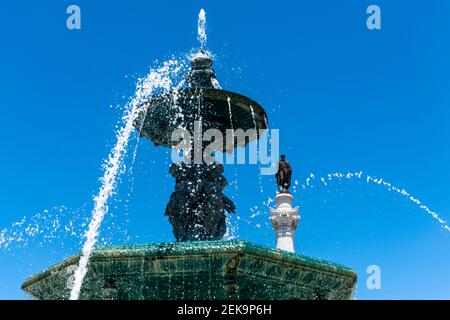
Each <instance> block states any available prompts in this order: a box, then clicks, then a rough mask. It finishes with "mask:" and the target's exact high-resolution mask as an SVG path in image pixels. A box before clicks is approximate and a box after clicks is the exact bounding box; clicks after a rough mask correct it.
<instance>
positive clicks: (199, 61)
mask: <svg viewBox="0 0 450 320" xmlns="http://www.w3.org/2000/svg"><path fill="white" fill-rule="evenodd" d="M212 64H213V59H212V57H211V55H210V54H209V53H208V52H207V51H206V50H205V49H203V48H200V50H199V51H198V52H197V53H195V54H193V55H192V56H191V69H190V70H189V72H188V73H187V75H186V78H187V80H188V82H189V85H190V86H191V87H192V88H214V87H215V86H214V83H217V79H216V73H215V72H214V69H213V68H212Z"/></svg>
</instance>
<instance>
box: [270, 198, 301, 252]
mask: <svg viewBox="0 0 450 320" xmlns="http://www.w3.org/2000/svg"><path fill="white" fill-rule="evenodd" d="M293 200H294V197H293V196H292V195H291V194H290V193H278V194H277V196H276V201H277V207H276V208H270V221H271V222H272V226H273V228H274V229H275V234H276V237H277V249H281V250H285V251H288V252H295V250H294V233H295V229H297V225H298V222H299V221H300V216H299V215H298V210H299V207H298V206H297V207H295V208H292V201H293Z"/></svg>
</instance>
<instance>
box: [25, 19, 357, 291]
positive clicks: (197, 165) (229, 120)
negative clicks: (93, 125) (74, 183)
mask: <svg viewBox="0 0 450 320" xmlns="http://www.w3.org/2000/svg"><path fill="white" fill-rule="evenodd" d="M204 26H205V14H204V11H203V10H202V11H201V13H200V16H199V39H200V41H201V48H200V50H199V51H198V52H197V53H196V54H193V55H192V57H191V67H190V70H189V71H188V72H187V74H186V77H185V78H186V81H187V84H188V86H187V87H186V88H182V89H180V88H172V89H171V90H164V91H163V92H160V93H156V94H152V95H151V96H148V97H146V98H142V99H139V103H135V104H134V109H133V115H134V116H133V117H132V118H130V119H128V120H129V121H127V126H126V128H127V130H128V131H127V135H128V137H129V128H130V124H131V125H132V126H134V128H136V129H137V130H138V132H139V134H140V135H141V136H143V137H145V138H147V139H148V140H150V141H152V142H153V143H154V144H155V145H156V146H165V147H169V148H177V145H179V143H180V140H179V139H178V140H177V139H173V132H175V131H176V130H179V129H183V130H185V131H187V132H189V133H190V135H192V136H194V139H195V134H196V132H197V134H201V135H203V134H204V133H205V132H207V131H208V130H211V129H215V130H217V131H218V132H220V133H221V134H222V136H227V131H228V130H230V129H234V130H238V129H241V130H243V131H248V130H250V129H255V130H253V131H251V130H250V131H249V132H251V134H249V135H248V136H246V138H245V139H240V140H239V139H238V140H237V141H236V140H235V136H234V135H233V136H232V138H231V139H223V140H219V141H215V142H216V144H215V145H216V150H217V151H221V152H231V151H232V150H233V149H234V148H235V147H236V146H245V145H246V144H248V143H249V142H250V141H252V140H255V139H258V138H259V135H260V133H261V132H262V131H263V130H265V129H267V123H268V119H267V115H266V113H265V111H264V109H263V108H262V107H261V106H260V105H259V104H258V103H257V102H255V101H253V100H251V99H249V98H247V97H245V96H242V95H240V94H237V93H233V92H230V91H226V90H222V89H219V87H218V85H217V84H218V81H217V79H216V75H215V72H214V70H213V68H212V65H213V59H212V56H211V55H210V54H209V53H208V52H207V51H205V50H204V48H203V47H204V45H205V43H206V33H205V32H204ZM128 137H127V139H128ZM230 140H231V141H230ZM125 146H126V143H124V144H123V145H121V147H123V148H124V147H125ZM206 151H207V150H206V148H205V146H204V145H203V143H200V145H198V144H197V145H194V148H191V149H190V151H188V152H187V153H185V154H184V160H186V161H183V162H177V163H173V164H172V165H171V166H170V168H169V171H170V173H171V175H172V176H173V177H174V178H175V180H176V184H175V190H174V192H173V193H172V194H171V196H170V199H169V203H168V204H167V206H166V209H165V215H167V216H168V218H169V222H170V223H171V224H172V227H173V234H174V236H175V239H176V240H177V242H174V243H159V244H146V245H127V246H115V247H105V248H94V247H93V245H94V243H95V237H93V238H89V237H88V241H87V244H86V245H85V247H84V248H83V253H82V254H78V255H75V256H73V257H71V258H68V259H66V260H64V261H63V262H61V263H59V264H57V265H55V266H53V267H51V268H50V269H48V270H45V271H43V272H41V273H40V274H38V275H36V276H33V277H31V278H29V279H28V280H27V281H25V283H24V284H23V286H22V288H23V290H25V291H26V292H27V293H29V294H30V295H32V296H33V297H36V298H38V299H68V298H69V297H70V298H75V299H77V298H80V299H146V300H148V299H150V300H153V299H349V298H351V297H352V294H353V289H354V286H355V283H356V275H355V273H354V272H353V271H352V270H351V269H349V268H347V267H345V266H341V265H338V264H334V263H330V262H327V261H322V260H318V259H313V258H308V257H304V256H301V255H296V254H294V253H290V252H286V251H284V250H279V249H272V248H266V247H263V246H259V245H256V244H252V243H249V242H246V241H239V240H229V241H224V240H221V239H222V237H223V236H224V234H225V232H226V216H225V212H234V211H235V210H236V207H235V205H234V203H233V202H232V201H231V200H230V199H229V198H228V197H227V196H225V195H224V194H223V189H224V187H225V186H226V185H227V181H226V179H225V177H224V176H223V175H222V174H223V166H222V165H221V164H219V163H216V162H214V161H213V162H204V161H201V162H198V161H194V162H192V156H194V159H195V155H196V154H197V153H200V154H202V155H203V154H204V153H205V152H206ZM207 153H208V152H207ZM209 153H213V152H209ZM114 177H115V176H114ZM286 191H287V189H286ZM286 197H289V195H288V192H287V193H284V195H280V196H277V199H281V198H283V199H284V198H286ZM106 200H107V197H106V198H105V199H104V201H103V203H102V204H101V205H99V206H100V208H101V206H102V205H104V203H105V201H106ZM281 202H283V203H284V202H285V201H281V200H280V202H279V204H281ZM289 203H290V202H289ZM283 210H284V207H283V206H281V205H279V207H278V208H277V210H275V211H276V214H277V217H275V218H273V219H275V220H272V222H273V223H274V224H276V225H277V226H279V225H280V223H281V219H283V214H284V213H283V212H284V211H283ZM275 211H274V212H275ZM95 213H96V212H94V219H93V222H92V223H91V226H90V229H89V231H90V233H89V232H88V236H89V234H91V235H95V234H96V232H97V230H98V227H99V225H100V222H101V219H102V217H103V215H104V214H105V210H100V213H101V215H100V217H98V215H96V214H95ZM295 213H296V212H295ZM283 226H284V224H283ZM91 227H92V229H93V230H91ZM280 228H281V227H280ZM283 228H284V227H283ZM293 229H295V228H293ZM291 231H292V232H293V230H291ZM279 248H280V249H283V247H282V246H280V247H279ZM288 251H293V247H292V250H288ZM87 267H89V268H87ZM74 270H76V271H75V274H74ZM74 280H75V281H74ZM83 280H84V281H83ZM74 285H75V289H73V288H74Z"/></svg>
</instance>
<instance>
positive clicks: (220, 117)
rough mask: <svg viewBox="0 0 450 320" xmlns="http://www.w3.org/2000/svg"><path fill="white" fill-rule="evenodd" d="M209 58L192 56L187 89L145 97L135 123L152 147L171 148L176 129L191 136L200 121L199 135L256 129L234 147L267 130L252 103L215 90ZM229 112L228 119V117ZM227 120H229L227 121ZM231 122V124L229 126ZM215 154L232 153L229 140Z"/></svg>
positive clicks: (260, 112)
mask: <svg viewBox="0 0 450 320" xmlns="http://www.w3.org/2000/svg"><path fill="white" fill-rule="evenodd" d="M212 62H213V61H212V59H211V57H210V56H209V55H208V54H207V53H206V52H204V51H203V50H201V51H200V52H198V53H197V54H195V55H194V56H193V57H192V60H191V69H190V70H189V72H188V73H187V74H186V80H187V82H188V84H189V87H188V88H186V89H182V90H179V91H173V92H170V93H161V94H157V95H154V96H152V97H150V98H149V100H147V101H146V102H144V104H147V106H146V107H147V108H143V109H146V112H145V119H144V114H141V115H140V116H139V117H138V120H137V121H136V123H135V126H136V128H139V129H140V134H141V135H143V136H145V137H146V138H148V139H149V140H151V141H153V142H154V143H155V145H163V146H166V147H174V146H176V145H178V143H179V141H172V139H171V135H172V132H173V131H174V130H176V129H178V128H184V129H187V130H188V131H189V132H190V133H191V134H192V135H193V133H194V122H195V121H199V120H201V124H202V132H205V131H206V130H208V129H218V130H220V132H221V133H222V135H223V137H226V130H227V129H234V130H237V129H242V130H244V131H247V130H248V129H256V132H255V133H253V134H251V135H249V137H248V138H246V139H245V141H244V142H243V143H241V144H239V145H238V146H244V144H247V143H248V142H250V141H252V140H254V139H257V138H259V130H265V129H267V115H266V112H265V111H264V109H263V108H262V107H261V106H260V105H259V104H258V103H257V102H255V101H253V100H252V99H250V98H247V97H245V96H242V95H240V94H237V93H234V92H230V91H226V90H221V89H218V88H215V83H217V80H216V75H215V72H214V70H213V69H212ZM230 110H231V117H230ZM230 119H232V120H231V121H230ZM231 122H232V123H231ZM222 145H223V148H222V149H221V150H219V151H228V152H230V151H232V149H233V148H234V145H232V144H231V142H230V141H227V143H223V144H222Z"/></svg>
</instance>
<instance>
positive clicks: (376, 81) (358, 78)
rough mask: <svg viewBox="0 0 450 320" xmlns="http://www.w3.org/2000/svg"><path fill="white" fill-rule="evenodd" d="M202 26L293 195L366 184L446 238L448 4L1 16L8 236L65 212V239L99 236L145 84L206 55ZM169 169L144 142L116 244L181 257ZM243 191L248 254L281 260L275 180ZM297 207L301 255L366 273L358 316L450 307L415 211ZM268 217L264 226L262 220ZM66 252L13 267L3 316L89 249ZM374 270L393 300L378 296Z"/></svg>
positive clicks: (41, 247)
mask: <svg viewBox="0 0 450 320" xmlns="http://www.w3.org/2000/svg"><path fill="white" fill-rule="evenodd" d="M70 4H78V5H79V6H80V7H81V11H82V29H81V30H80V31H68V30H67V29H66V24H65V20H66V17H67V15H66V8H67V6H68V5H70ZM369 4H378V5H379V6H380V7H381V9H382V29H381V30H380V31H369V30H368V29H367V28H366V24H365V21H366V17H367V15H366V13H365V11H366V8H367V6H368V5H369ZM200 8H204V9H205V10H206V14H207V34H208V45H207V47H208V49H209V50H211V51H212V52H213V53H214V54H215V55H216V63H215V69H216V72H217V75H218V79H219V81H220V82H221V85H222V86H223V87H224V88H226V89H228V90H232V91H236V92H239V93H242V94H244V95H247V96H249V97H251V98H253V99H255V100H256V101H258V102H259V103H260V104H261V105H262V106H263V107H264V108H265V109H266V110H267V113H268V116H269V122H270V124H271V127H273V128H279V129H280V139H281V150H282V152H284V153H286V155H287V158H288V159H289V160H290V162H291V163H292V165H293V167H294V179H297V180H299V182H300V183H301V182H302V181H304V179H305V178H306V177H307V176H308V175H309V173H315V174H316V176H317V177H319V176H321V175H325V174H327V173H329V172H335V171H340V172H346V171H348V170H350V171H359V170H363V171H364V172H366V173H368V174H371V175H374V176H378V177H383V178H385V179H387V180H388V181H390V182H392V183H393V184H395V185H397V186H399V187H401V188H402V187H404V188H406V189H407V190H408V191H410V192H411V193H412V194H413V195H414V196H415V197H417V198H418V199H420V200H421V201H422V202H423V203H425V204H426V205H428V206H429V207H430V208H431V209H433V210H435V211H436V212H438V213H439V214H440V215H441V216H442V218H444V219H445V220H449V221H450V201H449V199H450V188H449V187H448V181H449V180H450V153H449V150H450V148H449V147H450V111H449V110H450V108H449V105H450V90H449V88H450V80H449V79H450V78H449V74H450V62H449V57H450V43H449V35H450V19H449V18H448V15H449V12H450V3H449V2H448V1H445V0H442V1H438V0H433V1H381V0H376V1H370V2H369V1H361V0H352V1H261V0H259V1H212V0H211V1H186V0H183V1H178V2H174V1H143V0H142V1H58V2H56V1H37V2H36V1H29V2H17V3H16V2H13V1H7V2H6V1H3V2H2V3H1V4H0V70H1V72H0V92H1V95H0V107H1V123H2V124H1V126H0V145H1V151H0V152H1V157H0V199H1V201H0V231H1V230H2V229H3V228H7V229H10V228H11V225H12V224H13V223H14V222H17V221H20V220H21V219H22V218H23V217H24V216H25V217H26V219H27V221H32V220H33V216H35V215H36V214H37V213H38V212H42V211H43V210H45V209H50V213H49V215H50V216H51V215H52V214H53V213H54V210H51V208H53V207H54V206H59V205H64V206H67V207H68V208H69V209H67V210H65V211H64V212H63V214H62V217H61V218H60V219H61V221H62V223H66V222H67V221H68V220H73V219H75V217H76V219H75V220H76V223H78V225H77V226H79V224H80V223H81V222H80V221H82V220H85V219H87V217H88V216H89V214H90V210H91V209H92V205H93V204H92V200H91V198H92V195H94V194H95V193H96V192H97V190H98V188H99V181H98V179H99V177H101V175H102V170H101V163H102V161H103V159H104V158H105V157H107V155H108V153H109V150H110V148H111V146H112V145H113V144H114V142H115V140H114V132H115V125H116V124H117V122H118V120H119V119H120V116H121V113H122V112H121V107H122V106H123V105H124V103H125V102H126V101H127V99H128V97H129V96H130V95H132V93H133V88H134V84H135V80H134V79H135V78H136V76H142V75H145V74H146V72H147V70H148V68H149V67H150V66H152V65H153V64H154V61H155V60H160V61H162V60H164V59H166V58H168V57H170V56H171V55H184V54H186V53H187V52H189V51H190V50H191V49H192V48H193V47H196V46H197V40H196V24H197V20H196V19H197V14H198V12H199V10H200ZM117 105H118V106H119V107H111V106H117ZM133 140H135V136H133ZM133 144H134V143H133ZM168 159H169V158H168V153H167V151H166V150H164V149H161V148H155V147H154V146H153V144H152V143H149V142H147V141H142V143H141V144H140V147H139V153H138V154H137V160H136V164H135V166H134V174H133V175H130V174H129V173H128V172H127V173H126V174H125V175H123V177H122V179H121V183H120V185H119V189H118V191H119V193H118V194H117V195H116V196H115V197H114V198H113V199H112V202H111V207H110V213H109V214H108V216H107V217H106V221H105V226H104V228H102V229H101V232H102V236H104V237H106V238H107V239H106V241H109V242H111V243H123V242H125V241H126V237H127V234H128V235H129V237H130V238H129V240H128V242H129V243H130V242H163V241H172V240H173V237H172V235H171V227H170V224H169V223H168V221H167V220H166V219H165V217H164V216H163V210H164V207H165V205H166V203H167V201H168V198H169V195H170V192H171V191H172V188H173V179H172V178H171V177H169V176H168V175H167V171H168V168H167V166H168ZM129 163H130V159H129V158H127V164H129ZM235 174H236V176H237V182H238V183H237V191H236V188H235V186H233V185H232V186H228V187H227V188H226V189H225V192H226V193H227V194H228V195H230V196H231V197H233V198H234V200H235V202H236V204H237V207H238V215H239V217H241V219H240V220H239V229H238V232H237V234H238V236H239V237H240V238H242V239H247V240H249V241H252V242H255V243H259V244H263V245H268V246H273V241H274V239H273V233H272V230H271V228H270V227H269V226H267V219H268V214H269V213H268V209H267V208H266V207H264V206H263V204H262V203H263V201H264V200H265V199H267V197H269V196H273V194H274V192H275V185H274V180H273V178H272V177H267V176H263V177H261V184H262V189H263V192H262V193H261V191H260V188H259V186H258V183H259V182H258V179H259V178H258V167H257V166H251V165H246V166H234V167H233V166H227V168H226V172H225V175H226V176H227V178H228V179H229V180H230V181H233V180H234V177H235ZM130 191H132V192H131V195H130V196H128V193H130ZM295 197H296V202H297V203H298V204H299V205H300V206H301V209H300V214H301V216H302V220H301V222H300V226H299V228H298V231H297V238H296V246H297V250H298V252H300V253H302V254H305V255H309V256H314V257H319V258H324V259H328V260H331V261H335V262H339V263H343V264H345V265H348V266H350V267H352V268H353V269H354V270H356V271H357V272H358V276H359V282H358V289H357V298H358V299H380V298H386V299H398V298H438V299H443V298H446V299H449V298H450V277H449V276H448V270H449V267H450V250H449V248H450V233H449V232H447V231H444V230H443V229H442V228H441V226H440V225H439V224H438V223H437V222H436V221H435V220H434V219H433V218H432V217H431V216H430V215H427V214H426V213H425V212H424V211H422V210H420V209H419V208H418V207H417V206H415V205H414V204H412V203H411V202H408V201H407V200H405V199H404V198H402V197H400V196H398V195H395V194H394V193H390V192H387V191H385V190H384V189H383V188H382V187H378V186H375V185H370V184H366V183H365V181H356V180H355V181H343V182H339V181H336V182H333V183H331V184H329V185H328V186H327V187H325V186H323V185H321V184H320V183H318V184H317V186H316V188H315V189H308V190H305V191H304V190H301V188H298V190H297V192H296V193H295ZM254 206H258V209H253V210H254V211H255V212H256V211H259V213H260V215H259V216H257V217H255V218H252V219H250V216H251V214H252V211H251V208H252V207H254ZM36 219H37V220H36V221H37V223H38V224H41V228H44V229H45V228H50V229H51V227H50V225H51V223H52V221H51V219H50V220H46V221H43V220H42V221H41V220H39V219H38V218H36ZM257 225H261V227H259V228H258V226H257ZM19 229H20V228H19ZM19 229H17V228H16V230H19ZM78 229H80V230H84V228H83V227H78ZM54 237H55V238H54V239H45V237H43V236H42V235H41V236H37V237H34V238H33V237H29V239H28V240H29V241H28V243H27V244H25V243H15V242H14V243H12V244H11V249H10V250H5V249H0V261H1V263H0V298H25V295H24V294H23V293H22V292H21V290H20V284H21V283H22V281H23V280H24V279H25V278H26V277H28V276H29V275H31V274H34V273H36V272H38V271H40V270H42V269H43V268H45V267H47V266H49V265H51V264H53V263H56V262H58V261H60V260H61V259H63V258H65V257H67V256H69V255H71V254H74V253H76V252H78V251H80V249H81V243H80V238H79V237H72V236H71V235H70V234H68V233H66V232H60V233H57V234H56V235H54ZM372 264H376V265H379V266H380V268H381V271H382V281H381V284H382V288H381V290H368V289H367V288H366V285H365V282H366V279H367V275H366V268H367V266H369V265H372Z"/></svg>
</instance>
